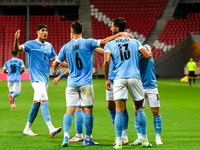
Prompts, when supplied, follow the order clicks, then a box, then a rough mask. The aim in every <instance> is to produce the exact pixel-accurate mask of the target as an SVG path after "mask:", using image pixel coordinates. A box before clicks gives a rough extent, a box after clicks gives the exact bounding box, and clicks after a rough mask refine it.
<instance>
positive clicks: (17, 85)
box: [7, 82, 21, 93]
mask: <svg viewBox="0 0 200 150" xmlns="http://www.w3.org/2000/svg"><path fill="white" fill-rule="evenodd" d="M7 84H8V89H9V92H13V91H17V92H19V93H20V91H21V82H8V83H7Z"/></svg>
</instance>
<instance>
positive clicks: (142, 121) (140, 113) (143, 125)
mask: <svg viewBox="0 0 200 150" xmlns="http://www.w3.org/2000/svg"><path fill="white" fill-rule="evenodd" d="M136 113H137V121H138V123H139V125H140V130H141V133H142V135H146V134H147V118H146V115H145V113H144V109H139V110H137V112H136Z"/></svg>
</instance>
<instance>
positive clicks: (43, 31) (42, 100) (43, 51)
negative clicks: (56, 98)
mask: <svg viewBox="0 0 200 150" xmlns="http://www.w3.org/2000/svg"><path fill="white" fill-rule="evenodd" d="M36 31H37V39H35V40H31V41H27V42H26V43H24V44H22V45H19V43H18V39H19V37H20V30H18V31H17V32H16V33H15V40H14V46H13V47H14V51H16V52H23V51H26V52H27V53H28V56H29V57H28V62H29V74H30V80H31V85H32V87H33V89H34V98H33V105H32V108H31V109H30V112H29V115H28V121H27V124H26V127H25V129H24V131H23V135H29V136H35V135H37V134H35V133H33V132H32V131H31V126H32V123H33V121H34V120H35V117H36V116H37V113H38V110H39V107H41V112H42V116H43V118H44V120H45V122H46V125H47V126H48V128H49V132H50V136H51V137H52V136H55V135H56V134H57V133H59V132H60V131H61V130H62V128H61V127H59V128H55V127H54V126H53V124H52V122H51V117H50V112H49V108H48V106H49V101H48V95H47V90H48V83H49V67H50V59H55V58H56V53H55V50H54V48H53V46H52V45H51V44H50V43H49V42H46V39H47V36H48V27H47V26H46V25H44V24H39V25H38V26H37V28H36Z"/></svg>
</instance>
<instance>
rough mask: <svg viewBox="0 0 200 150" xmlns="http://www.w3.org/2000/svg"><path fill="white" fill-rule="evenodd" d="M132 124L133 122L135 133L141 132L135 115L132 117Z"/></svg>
mask: <svg viewBox="0 0 200 150" xmlns="http://www.w3.org/2000/svg"><path fill="white" fill-rule="evenodd" d="M134 124H135V129H136V132H137V134H138V133H141V130H140V125H139V123H138V121H137V116H135V118H134Z"/></svg>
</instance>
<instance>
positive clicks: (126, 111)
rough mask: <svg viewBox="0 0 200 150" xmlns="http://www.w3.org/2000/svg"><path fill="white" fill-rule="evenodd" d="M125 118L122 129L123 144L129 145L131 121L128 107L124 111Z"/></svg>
mask: <svg viewBox="0 0 200 150" xmlns="http://www.w3.org/2000/svg"><path fill="white" fill-rule="evenodd" d="M125 106H126V101H125ZM123 117H124V122H123V128H122V144H123V145H126V144H128V136H127V132H128V121H129V115H128V110H127V108H126V107H125V109H124V114H123Z"/></svg>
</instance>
